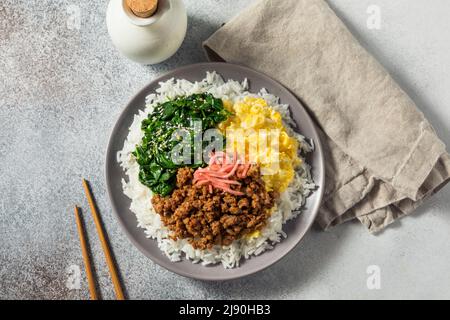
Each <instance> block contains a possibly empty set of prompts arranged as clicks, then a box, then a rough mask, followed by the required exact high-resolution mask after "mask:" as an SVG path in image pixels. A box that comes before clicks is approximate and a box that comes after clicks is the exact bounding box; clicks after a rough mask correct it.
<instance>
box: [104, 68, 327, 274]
mask: <svg viewBox="0 0 450 320" xmlns="http://www.w3.org/2000/svg"><path fill="white" fill-rule="evenodd" d="M217 65H220V66H231V67H233V68H237V69H241V70H243V71H250V72H252V73H256V74H258V75H259V76H260V77H261V78H262V79H263V80H264V81H267V82H270V83H271V84H273V85H275V86H279V87H282V88H283V89H284V90H286V91H287V92H288V93H289V94H290V95H292V96H293V97H294V99H295V100H297V101H298V103H299V104H300V106H301V107H302V108H303V110H304V111H305V113H306V115H307V117H308V120H309V122H310V123H312V130H313V132H314V134H315V135H316V137H317V138H316V139H314V140H313V141H314V152H318V155H319V166H320V168H319V170H320V171H321V172H322V174H321V179H320V180H321V181H315V183H316V184H317V185H318V186H319V188H318V190H317V191H315V192H318V194H317V196H318V199H317V201H316V203H315V206H314V208H313V209H312V210H313V212H312V214H311V222H310V223H309V224H308V225H307V228H306V229H305V232H304V234H303V236H302V237H301V238H300V239H299V240H298V241H296V242H295V244H293V245H292V247H291V248H289V249H288V250H287V251H286V252H285V253H284V254H283V255H282V256H280V257H279V258H278V259H274V260H273V261H271V262H269V263H267V264H265V265H264V266H262V267H260V268H257V269H255V270H250V271H249V272H243V273H242V274H239V275H230V276H228V277H220V276H218V277H214V276H196V275H192V274H190V273H189V272H185V271H183V270H175V269H173V268H171V267H170V266H171V265H172V264H174V263H178V262H172V261H169V263H167V261H162V259H160V258H159V257H156V256H154V255H151V254H150V253H149V252H148V250H147V249H146V248H145V247H144V246H143V245H142V244H141V243H140V242H139V241H137V240H136V239H135V237H134V235H133V234H132V233H131V232H130V231H129V230H128V228H127V227H126V226H125V224H124V222H123V221H122V217H121V215H120V214H119V210H118V208H117V206H116V203H115V201H114V200H113V199H114V196H113V195H114V193H113V191H112V188H111V183H112V182H111V177H110V175H109V174H108V173H109V171H110V168H111V166H110V165H109V164H110V159H116V158H117V157H116V156H114V157H112V158H111V155H112V153H113V150H112V149H113V144H114V143H113V140H114V139H113V138H114V136H115V133H116V132H117V131H118V130H119V128H120V127H119V124H120V123H121V122H123V120H124V118H126V117H127V115H128V113H129V110H130V109H132V108H133V106H134V104H133V101H135V100H136V99H137V98H138V97H140V96H141V95H142V94H145V95H148V94H150V92H147V91H148V88H149V87H150V86H152V85H153V84H155V83H159V82H161V81H162V80H163V79H167V78H169V79H170V77H171V75H172V74H175V73H179V72H181V71H183V70H188V69H192V68H196V67H211V69H212V70H213V71H215V70H214V66H217ZM219 74H220V73H219ZM289 108H291V106H290V105H289ZM139 110H141V109H139ZM133 114H135V113H133ZM104 170H105V171H104V174H105V180H106V188H107V193H108V200H109V204H110V205H111V208H112V211H113V213H114V216H115V218H116V219H117V221H118V222H119V225H120V227H121V229H122V231H124V232H125V234H126V236H127V238H128V240H129V241H130V242H131V243H132V244H133V245H134V246H135V247H136V248H137V249H138V250H139V251H140V252H141V253H142V254H144V255H145V256H146V257H147V258H149V259H150V260H152V261H153V262H154V263H156V264H158V265H159V266H160V267H162V268H164V269H166V270H168V271H170V272H173V273H175V274H178V275H181V276H183V277H187V278H191V279H197V280H203V281H228V280H234V279H239V278H243V277H247V276H250V275H252V274H255V273H258V272H260V271H263V270H265V269H267V268H269V267H271V266H273V265H274V264H276V263H278V262H280V261H281V260H283V259H284V258H285V257H286V256H287V255H288V254H289V253H290V252H292V250H294V249H295V248H296V247H297V246H298V245H299V244H300V243H301V242H302V240H303V239H304V238H305V235H306V233H307V232H308V231H310V229H311V227H312V225H313V224H314V222H315V220H316V217H317V215H318V213H319V209H320V206H321V204H322V202H323V197H324V192H325V159H324V149H323V145H322V141H321V139H320V135H319V131H318V129H317V126H316V123H315V121H314V120H313V118H312V117H311V115H310V113H309V111H308V109H306V108H305V106H304V105H303V103H302V101H301V100H300V99H299V98H298V97H297V96H296V95H295V94H294V93H293V92H292V91H291V90H289V89H288V88H286V87H285V86H284V85H283V84H281V83H280V82H278V81H276V80H274V79H272V78H271V77H270V76H268V75H266V74H264V73H262V72H260V71H257V70H254V69H252V68H249V67H246V66H243V65H239V64H234V63H228V62H200V63H194V64H189V65H185V66H182V67H178V68H175V69H172V70H170V71H167V72H165V73H163V74H161V75H159V76H157V77H155V78H153V79H152V80H151V81H150V82H149V83H147V84H146V85H145V86H144V87H143V88H142V89H140V90H139V91H138V92H137V93H136V94H134V95H133V96H132V97H131V98H130V99H129V100H128V102H127V103H126V106H125V108H123V109H122V111H120V114H119V116H118V117H117V118H116V120H115V123H114V126H113V128H112V130H111V132H110V135H109V138H108V144H107V150H106V159H105V165H104ZM128 210H129V211H130V212H131V210H130V209H129V208H128ZM131 213H133V212H131ZM133 214H134V213H133ZM136 228H138V226H137V225H136ZM142 232H144V230H142ZM148 240H149V241H156V240H155V239H151V238H148ZM273 250H276V246H275V247H274V249H273ZM263 254H264V253H263ZM258 257H259V256H256V257H252V259H256V258H258ZM183 260H184V257H183ZM198 266H199V267H200V268H205V267H204V266H202V265H201V264H198ZM224 270H227V269H224Z"/></svg>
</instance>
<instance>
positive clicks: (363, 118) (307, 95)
mask: <svg viewBox="0 0 450 320" xmlns="http://www.w3.org/2000/svg"><path fill="white" fill-rule="evenodd" d="M204 47H205V50H206V52H207V54H208V56H209V58H210V59H211V60H223V61H227V62H232V63H238V64H243V65H246V66H249V67H251V68H254V69H256V70H259V71H262V72H263V73H265V74H267V75H269V76H271V77H272V78H274V79H276V80H278V81H279V82H281V83H282V84H283V85H284V86H286V87H287V88H289V89H290V90H291V91H292V92H294V93H295V94H296V95H297V96H298V97H299V98H300V100H301V101H302V102H303V103H304V104H305V106H306V107H307V108H308V110H309V111H310V113H311V114H312V115H313V116H314V118H315V119H316V121H317V124H318V127H319V128H320V129H321V130H322V135H323V139H322V142H323V144H324V146H325V149H326V155H325V157H326V158H325V159H326V162H327V165H326V186H325V189H326V196H325V199H324V203H323V205H322V208H321V210H320V212H319V216H318V218H317V222H318V223H319V224H320V225H321V226H322V227H323V228H324V229H327V228H329V227H330V226H333V225H336V224H339V223H342V222H345V221H348V220H350V219H354V218H357V219H359V220H360V221H361V222H362V223H363V224H364V225H365V226H366V227H367V228H368V229H369V230H370V231H371V232H376V231H379V230H381V229H382V228H384V227H385V226H387V225H388V224H390V223H392V222H393V221H394V220H396V219H398V218H399V217H402V216H404V215H406V214H408V213H410V212H411V211H413V210H414V209H415V208H417V207H418V206H419V205H420V204H421V203H422V202H423V201H424V200H425V199H426V198H427V197H429V196H430V195H432V194H433V193H435V192H436V191H437V190H439V189H440V188H441V187H442V186H444V184H445V183H446V182H448V180H449V177H450V156H449V155H448V154H447V153H446V150H445V145H444V144H443V143H442V142H441V141H440V140H439V138H438V137H437V136H436V134H435V132H434V130H433V128H432V127H431V125H430V124H429V123H428V121H427V120H426V119H425V118H424V115H423V114H422V113H421V112H420V111H419V110H418V109H417V107H416V106H415V104H414V102H413V101H412V100H411V99H410V98H409V97H408V95H407V94H406V93H405V92H404V91H403V90H402V89H401V88H400V87H399V86H398V85H397V83H396V82H395V81H394V80H393V79H392V78H391V77H390V75H389V74H388V73H387V72H386V70H385V69H384V68H383V67H382V66H381V65H380V64H379V63H378V62H377V61H376V60H375V59H374V58H373V57H372V56H371V55H370V54H369V53H367V52H366V51H365V49H364V48H363V47H362V46H361V45H360V44H359V43H358V42H357V41H356V40H355V38H354V37H353V36H352V34H351V33H350V32H349V31H348V29H347V28H346V27H345V25H344V24H343V23H342V21H341V20H339V18H338V17H337V16H336V15H335V13H334V12H333V11H332V10H331V9H330V8H329V6H328V5H327V3H326V2H325V1H323V0H278V1H277V0H262V1H257V3H256V4H255V5H252V6H250V7H249V8H248V9H246V10H245V11H243V12H242V13H240V14H239V15H238V16H237V17H235V18H234V19H232V20H231V21H230V22H228V23H227V24H226V25H225V26H223V27H222V28H221V29H219V30H218V31H217V32H216V33H215V34H214V35H212V36H211V38H209V39H208V40H207V41H206V42H205V43H204Z"/></svg>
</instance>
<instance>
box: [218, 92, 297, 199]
mask: <svg viewBox="0 0 450 320" xmlns="http://www.w3.org/2000/svg"><path fill="white" fill-rule="evenodd" d="M224 106H225V108H227V109H228V110H229V111H231V112H232V113H233V116H231V117H230V118H229V119H228V120H227V121H225V122H222V123H221V124H220V125H219V130H221V131H222V133H223V134H225V136H226V139H227V149H228V150H229V148H230V145H229V144H230V143H231V144H232V145H233V146H232V147H233V148H234V150H236V151H237V152H238V153H239V154H242V151H244V154H245V155H246V159H247V160H250V161H251V162H256V163H257V164H259V165H260V168H261V173H262V179H263V180H264V182H265V184H266V189H267V191H276V192H280V193H281V192H283V191H285V190H286V188H287V187H288V185H289V183H290V182H291V181H292V179H293V178H294V170H295V168H296V167H297V166H298V165H300V164H301V160H300V158H299V157H298V156H297V151H298V148H299V143H298V141H297V140H296V139H294V138H292V137H290V136H289V135H288V134H287V132H286V128H285V127H284V126H283V122H282V119H281V114H280V113H279V112H277V111H275V110H273V109H272V108H270V107H269V106H268V104H267V102H266V101H265V100H264V99H262V98H254V97H245V98H244V100H242V101H239V102H236V103H235V104H234V105H233V103H231V102H230V101H224ZM277 139H278V141H276V140H277ZM277 142H278V143H277ZM243 148H245V149H243Z"/></svg>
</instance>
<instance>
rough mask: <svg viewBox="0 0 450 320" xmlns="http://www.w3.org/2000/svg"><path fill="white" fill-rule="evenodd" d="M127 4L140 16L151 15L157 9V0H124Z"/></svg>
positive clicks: (146, 16)
mask: <svg viewBox="0 0 450 320" xmlns="http://www.w3.org/2000/svg"><path fill="white" fill-rule="evenodd" d="M126 3H127V6H128V7H129V8H130V9H131V11H132V12H133V13H134V14H135V15H136V16H138V17H140V18H149V17H151V16H152V15H153V14H154V13H155V12H156V10H157V9H158V0H126Z"/></svg>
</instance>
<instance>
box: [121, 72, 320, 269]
mask: <svg viewBox="0 0 450 320" xmlns="http://www.w3.org/2000/svg"><path fill="white" fill-rule="evenodd" d="M297 129H298V128H296V123H295V122H294V121H293V119H292V118H291V115H290V111H289V106H288V105H283V104H280V103H279V99H278V97H276V96H274V95H272V94H270V93H269V92H267V90H265V89H262V90H261V91H260V92H258V93H251V92H249V91H248V83H247V81H246V80H244V81H243V82H242V83H241V82H238V81H234V80H228V81H224V79H222V77H221V76H220V75H219V74H217V73H216V72H208V73H207V74H206V78H205V79H203V80H201V81H198V82H190V81H187V80H184V79H171V80H168V81H166V82H161V83H160V87H159V88H158V89H157V90H156V92H155V93H153V94H150V95H149V96H148V97H147V99H146V106H145V107H144V109H143V110H141V111H139V113H138V114H136V115H135V116H134V120H133V123H132V125H131V126H130V129H129V133H128V136H127V139H126V140H125V143H124V146H123V149H122V150H121V151H119V152H118V155H117V160H118V162H119V164H120V166H121V167H122V168H123V170H124V171H125V174H126V176H127V178H126V179H123V180H122V187H123V192H124V194H125V195H126V196H127V197H128V198H130V199H131V205H130V210H131V211H132V212H133V213H134V214H135V215H136V217H137V221H138V227H140V228H142V229H144V232H145V234H146V236H147V237H148V238H152V239H155V240H156V241H157V243H158V247H159V248H160V249H161V250H162V251H163V252H164V253H165V255H166V256H167V257H168V258H169V259H170V260H171V261H174V262H175V261H180V260H182V259H183V258H185V259H189V260H191V261H192V262H194V263H201V264H203V265H210V264H217V263H222V265H223V266H224V267H225V268H234V267H238V266H239V264H240V261H241V259H243V258H244V259H249V258H251V257H252V256H256V255H259V254H261V253H263V252H264V251H265V250H268V249H272V248H273V247H274V245H275V244H276V243H278V242H280V241H282V239H283V238H285V237H287V234H286V233H285V232H284V231H283V225H284V224H285V223H286V222H287V221H289V220H290V219H293V218H295V217H296V216H297V215H298V214H300V213H301V212H302V209H303V208H304V207H305V204H306V198H307V197H308V196H309V195H310V194H311V193H312V192H313V191H314V190H315V189H316V185H315V183H314V181H313V179H312V177H311V173H310V166H309V165H308V164H307V163H306V161H305V156H306V154H307V153H309V152H312V151H313V147H314V146H313V142H312V141H309V140H308V139H306V138H305V137H303V136H302V135H301V134H300V133H298V132H297V131H296V130H297Z"/></svg>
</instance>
